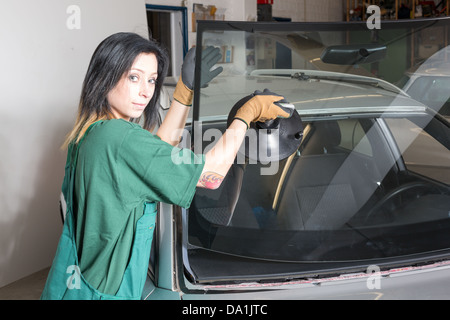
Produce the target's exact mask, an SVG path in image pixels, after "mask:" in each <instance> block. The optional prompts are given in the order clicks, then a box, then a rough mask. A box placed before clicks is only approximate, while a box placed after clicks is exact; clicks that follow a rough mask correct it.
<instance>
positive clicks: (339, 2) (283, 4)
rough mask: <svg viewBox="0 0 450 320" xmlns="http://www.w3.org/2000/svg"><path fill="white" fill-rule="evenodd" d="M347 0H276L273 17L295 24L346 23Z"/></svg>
mask: <svg viewBox="0 0 450 320" xmlns="http://www.w3.org/2000/svg"><path fill="white" fill-rule="evenodd" d="M344 2H345V3H346V1H345V0H333V1H330V0H274V1H273V6H272V15H273V16H274V17H283V18H291V19H292V21H293V22H311V21H315V22H319V21H320V22H323V21H329V22H331V21H344Z"/></svg>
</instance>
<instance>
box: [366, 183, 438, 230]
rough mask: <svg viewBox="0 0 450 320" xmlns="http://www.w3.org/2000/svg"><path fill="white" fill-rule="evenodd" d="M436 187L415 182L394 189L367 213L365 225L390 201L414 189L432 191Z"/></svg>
mask: <svg viewBox="0 0 450 320" xmlns="http://www.w3.org/2000/svg"><path fill="white" fill-rule="evenodd" d="M435 187H436V186H435V185H433V184H432V183H430V182H426V181H415V182H408V183H405V184H402V185H400V186H398V187H396V188H394V189H392V190H391V191H389V192H388V193H386V194H385V195H384V196H383V197H382V198H381V199H380V200H379V201H378V202H377V204H376V205H375V206H373V207H372V209H370V211H369V212H368V213H367V215H366V218H365V219H364V224H366V223H367V221H368V220H369V218H370V217H371V216H372V215H373V214H374V213H375V212H377V211H378V210H380V209H381V208H382V207H383V206H384V205H385V204H386V203H388V202H389V201H391V200H392V199H393V198H396V197H399V196H401V195H402V194H404V193H406V192H408V191H410V190H414V189H424V188H425V189H431V188H435Z"/></svg>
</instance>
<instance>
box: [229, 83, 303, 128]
mask: <svg viewBox="0 0 450 320" xmlns="http://www.w3.org/2000/svg"><path fill="white" fill-rule="evenodd" d="M293 112H294V106H293V105H292V104H290V103H289V102H288V101H287V100H286V99H285V98H284V97H283V96H280V95H278V94H276V93H273V92H270V91H269V90H268V89H265V90H264V91H263V92H261V91H255V92H254V93H253V97H252V98H251V99H250V100H248V101H247V102H246V103H245V104H244V105H243V106H242V107H240V108H239V110H238V111H237V112H236V115H235V116H234V119H239V120H241V121H244V122H245V123H246V124H247V129H248V128H249V127H250V123H251V122H257V121H260V122H265V121H267V120H273V119H276V118H289V117H290V116H292V113H293Z"/></svg>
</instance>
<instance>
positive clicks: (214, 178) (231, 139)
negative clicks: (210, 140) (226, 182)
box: [197, 120, 247, 189]
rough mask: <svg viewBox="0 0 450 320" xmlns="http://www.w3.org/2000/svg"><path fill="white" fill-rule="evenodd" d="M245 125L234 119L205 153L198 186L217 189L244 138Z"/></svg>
mask: <svg viewBox="0 0 450 320" xmlns="http://www.w3.org/2000/svg"><path fill="white" fill-rule="evenodd" d="M246 131H247V126H246V125H245V123H243V122H242V121H240V120H234V121H233V122H232V123H231V125H230V126H229V127H228V129H227V130H226V131H225V133H224V134H223V136H222V137H221V138H220V139H219V141H217V143H216V144H215V145H214V147H213V148H212V149H211V150H210V151H208V152H207V153H206V155H205V166H204V167H203V171H202V174H201V176H200V179H199V181H198V183H197V186H198V187H203V188H207V189H217V188H218V187H219V186H220V184H221V183H222V181H223V179H224V177H225V176H226V174H227V173H228V170H229V169H230V167H231V165H232V164H233V161H234V159H235V158H236V154H237V152H238V150H239V147H240V146H241V144H242V141H243V140H244V137H245V133H246Z"/></svg>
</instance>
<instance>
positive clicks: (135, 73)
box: [107, 53, 158, 121]
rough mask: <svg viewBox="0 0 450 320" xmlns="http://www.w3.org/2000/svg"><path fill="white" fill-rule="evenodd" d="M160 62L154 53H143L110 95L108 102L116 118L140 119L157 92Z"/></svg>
mask: <svg viewBox="0 0 450 320" xmlns="http://www.w3.org/2000/svg"><path fill="white" fill-rule="evenodd" d="M157 77H158V61H157V59H156V56H155V55H154V54H153V53H141V54H140V55H138V56H137V57H136V59H135V60H134V62H133V65H132V66H131V69H130V70H129V71H128V72H126V73H125V74H124V75H123V76H122V78H121V79H120V80H119V82H118V83H117V84H116V86H115V87H114V88H113V89H112V90H111V91H110V92H109V93H108V95H107V100H108V103H109V105H110V106H111V111H112V113H113V115H114V117H115V118H117V119H125V120H127V121H128V120H130V118H139V117H140V116H141V115H142V112H144V109H145V107H146V106H147V104H148V103H149V102H150V99H151V98H152V96H153V93H154V92H155V85H156V79H157Z"/></svg>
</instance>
